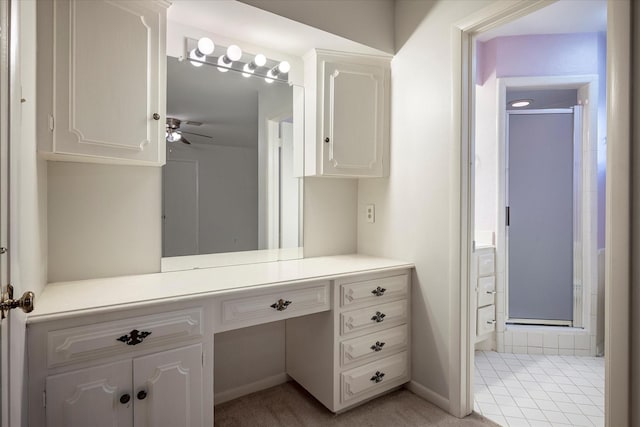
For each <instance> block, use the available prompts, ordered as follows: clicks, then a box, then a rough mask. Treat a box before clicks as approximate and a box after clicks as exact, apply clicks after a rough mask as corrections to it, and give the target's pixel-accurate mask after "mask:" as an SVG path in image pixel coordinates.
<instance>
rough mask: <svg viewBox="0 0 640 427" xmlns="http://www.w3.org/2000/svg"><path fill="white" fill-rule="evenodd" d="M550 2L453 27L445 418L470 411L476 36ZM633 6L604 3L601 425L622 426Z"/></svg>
mask: <svg viewBox="0 0 640 427" xmlns="http://www.w3.org/2000/svg"><path fill="white" fill-rule="evenodd" d="M551 3H553V1H549V0H540V1H537V2H529V1H526V0H525V1H522V0H519V1H515V2H512V3H507V2H494V3H492V4H491V5H489V6H488V7H486V8H484V9H482V10H480V11H479V12H477V13H474V14H472V15H470V16H468V17H466V18H465V19H463V20H461V21H459V22H458V23H456V24H454V25H453V26H452V28H451V31H452V52H453V55H452V58H453V64H452V71H453V81H454V82H459V83H456V84H454V86H453V93H452V95H453V97H452V98H453V107H452V131H453V135H454V138H456V139H458V140H459V141H460V147H459V149H460V152H459V156H460V164H459V165H460V166H459V167H460V182H459V185H460V195H461V197H460V248H459V249H460V253H459V263H458V264H457V265H454V266H453V267H455V268H456V270H457V271H458V272H459V273H458V274H460V287H459V288H455V287H454V289H452V291H451V304H452V307H451V308H452V310H451V317H450V325H451V330H452V331H454V333H452V334H451V335H452V337H451V347H450V348H451V353H450V354H451V361H450V376H449V379H450V384H451V386H450V390H449V410H450V412H451V413H452V414H453V415H455V416H458V417H464V416H466V415H468V414H470V413H471V412H472V411H473V366H474V344H473V343H472V337H473V334H472V332H473V331H472V330H471V325H472V322H471V319H470V317H471V316H470V313H471V302H472V299H471V298H470V292H471V291H470V288H471V287H470V282H469V270H470V265H471V264H470V261H471V253H472V250H473V235H474V228H473V218H474V208H473V206H474V198H473V180H472V179H471V178H472V177H473V176H474V168H475V166H474V164H473V162H472V161H471V160H472V159H473V158H474V137H473V132H472V130H473V129H474V128H475V123H474V113H475V111H474V102H475V99H474V90H473V86H474V85H475V63H474V61H473V58H474V55H475V43H473V39H474V36H475V35H477V34H479V33H481V32H483V31H487V30H489V29H491V28H494V27H497V26H499V25H502V24H504V23H507V22H510V21H513V20H514V19H516V18H519V17H522V16H525V15H527V14H530V13H532V12H534V11H536V10H538V9H541V8H543V7H545V6H548V5H549V4H551ZM630 52H631V1H630V0H608V1H607V93H608V96H607V142H608V144H607V171H608V176H607V201H606V210H607V215H606V222H605V223H606V235H607V237H606V248H607V251H606V257H605V258H606V260H605V276H606V279H605V281H606V285H605V324H606V326H605V422H606V424H607V425H628V424H629V414H630V400H629V394H630V382H629V373H630V372H629V371H630V367H629V362H630V357H629V350H630V342H629V332H630V324H629V319H630V317H629V314H630V306H629V297H630V277H629V272H630V253H629V247H630V246H629V245H630V234H629V232H630V212H629V209H630V197H629V194H630V192H629V191H630V161H629V159H630V157H629V154H630V113H631V103H630V87H631V55H630Z"/></svg>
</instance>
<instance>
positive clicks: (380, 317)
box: [371, 311, 387, 323]
mask: <svg viewBox="0 0 640 427" xmlns="http://www.w3.org/2000/svg"><path fill="white" fill-rule="evenodd" d="M385 317H387V315H386V314H384V313H381V312H379V311H376V314H375V316H373V317H372V318H371V320H373V321H374V322H376V323H380V322H382V321H383V320H384V318H385Z"/></svg>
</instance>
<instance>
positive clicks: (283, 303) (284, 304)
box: [269, 299, 291, 311]
mask: <svg viewBox="0 0 640 427" xmlns="http://www.w3.org/2000/svg"><path fill="white" fill-rule="evenodd" d="M290 305H291V301H285V300H283V299H279V300H278V301H277V302H275V303H273V304H271V305H270V306H269V307H271V308H275V309H276V310H278V311H284V310H286V309H287V307H289V306H290Z"/></svg>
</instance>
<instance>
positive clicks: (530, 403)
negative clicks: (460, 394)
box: [474, 351, 604, 427]
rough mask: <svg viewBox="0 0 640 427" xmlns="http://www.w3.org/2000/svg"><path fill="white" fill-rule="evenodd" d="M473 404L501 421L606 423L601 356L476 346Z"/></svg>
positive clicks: (514, 425)
mask: <svg viewBox="0 0 640 427" xmlns="http://www.w3.org/2000/svg"><path fill="white" fill-rule="evenodd" d="M475 368H476V369H475V378H474V381H475V385H474V387H475V401H474V405H475V410H476V412H478V413H480V414H482V415H484V416H485V417H487V418H489V419H491V420H493V421H495V422H497V423H498V424H500V425H502V426H505V427H519V426H532V427H537V426H554V427H555V426H587V427H599V426H604V358H602V357H580V356H550V355H537V354H512V353H496V352H493V351H476V356H475Z"/></svg>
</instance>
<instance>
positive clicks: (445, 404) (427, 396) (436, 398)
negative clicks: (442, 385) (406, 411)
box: [406, 381, 450, 413]
mask: <svg viewBox="0 0 640 427" xmlns="http://www.w3.org/2000/svg"><path fill="white" fill-rule="evenodd" d="M406 387H407V389H408V390H409V391H410V392H412V393H413V394H415V395H418V396H420V397H421V398H423V399H424V400H426V401H428V402H431V403H433V404H434V405H436V406H437V407H438V408H440V409H442V410H443V411H446V412H447V413H449V407H450V405H449V399H447V398H445V397H443V396H441V395H439V394H438V393H436V392H435V391H433V390H430V389H428V388H426V387H425V386H423V385H422V384H418V383H417V382H415V381H410V382H409V384H407V385H406Z"/></svg>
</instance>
